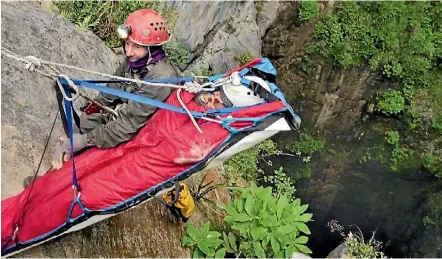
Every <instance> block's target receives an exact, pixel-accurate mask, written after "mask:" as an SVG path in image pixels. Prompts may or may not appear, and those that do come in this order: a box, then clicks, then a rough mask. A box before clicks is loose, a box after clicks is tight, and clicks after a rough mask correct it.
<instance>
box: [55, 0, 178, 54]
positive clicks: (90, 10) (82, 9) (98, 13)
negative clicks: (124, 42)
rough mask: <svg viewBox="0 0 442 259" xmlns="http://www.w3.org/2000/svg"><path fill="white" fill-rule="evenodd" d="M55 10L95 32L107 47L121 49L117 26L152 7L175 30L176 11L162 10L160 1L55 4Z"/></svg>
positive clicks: (58, 2) (101, 1)
mask: <svg viewBox="0 0 442 259" xmlns="http://www.w3.org/2000/svg"><path fill="white" fill-rule="evenodd" d="M54 6H55V9H56V10H55V11H57V12H58V13H60V14H61V15H62V16H63V17H65V18H66V19H68V20H69V21H70V22H72V23H73V24H75V25H77V26H79V27H81V28H85V29H90V30H91V31H93V32H94V33H95V34H96V35H97V36H98V37H99V38H101V39H102V40H103V41H104V42H105V43H106V45H107V46H108V47H111V48H115V47H118V46H120V40H119V37H118V34H117V31H116V29H117V27H118V26H119V25H120V24H123V23H124V21H125V19H126V18H127V16H128V15H129V14H130V13H132V12H134V11H135V10H138V9H142V8H153V9H155V10H156V11H158V12H159V13H161V14H162V15H163V17H164V18H165V19H166V21H168V24H169V27H172V26H171V25H173V20H174V16H176V15H175V14H174V10H173V9H170V8H169V9H167V8H166V9H162V10H160V2H159V1H104V0H99V1H73V0H70V1H54Z"/></svg>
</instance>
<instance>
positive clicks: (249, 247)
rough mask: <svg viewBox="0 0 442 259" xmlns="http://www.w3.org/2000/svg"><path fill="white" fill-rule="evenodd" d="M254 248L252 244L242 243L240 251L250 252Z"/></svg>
mask: <svg viewBox="0 0 442 259" xmlns="http://www.w3.org/2000/svg"><path fill="white" fill-rule="evenodd" d="M251 248H252V244H251V242H241V244H240V249H241V250H244V251H248V250H250V249H251Z"/></svg>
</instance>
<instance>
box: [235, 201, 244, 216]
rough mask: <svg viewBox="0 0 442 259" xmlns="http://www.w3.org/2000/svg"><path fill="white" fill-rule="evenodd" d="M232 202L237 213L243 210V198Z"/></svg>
mask: <svg viewBox="0 0 442 259" xmlns="http://www.w3.org/2000/svg"><path fill="white" fill-rule="evenodd" d="M233 203H234V205H235V207H236V209H237V210H238V212H239V213H242V212H244V200H243V199H235V200H234V201H233Z"/></svg>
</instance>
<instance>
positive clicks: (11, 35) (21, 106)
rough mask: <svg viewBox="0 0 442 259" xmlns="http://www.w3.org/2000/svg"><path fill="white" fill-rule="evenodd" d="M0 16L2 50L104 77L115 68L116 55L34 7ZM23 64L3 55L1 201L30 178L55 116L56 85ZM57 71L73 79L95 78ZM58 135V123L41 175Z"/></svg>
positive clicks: (11, 7)
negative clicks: (86, 70)
mask: <svg viewBox="0 0 442 259" xmlns="http://www.w3.org/2000/svg"><path fill="white" fill-rule="evenodd" d="M1 13H2V18H1V19H2V48H7V49H9V50H11V51H13V52H15V53H17V54H19V55H22V56H28V55H33V56H36V57H39V58H41V59H44V60H48V61H52V62H57V63H64V64H69V65H74V66H78V67H82V68H86V69H90V70H94V71H100V72H104V73H113V72H114V71H115V69H116V67H117V66H118V60H117V58H116V55H115V54H114V53H113V52H112V51H111V50H110V49H108V48H107V47H106V46H105V45H104V44H103V43H102V42H101V40H100V39H99V38H98V37H97V36H95V35H94V34H93V33H92V32H89V31H85V30H79V29H78V28H77V27H75V26H74V25H72V24H70V23H69V22H67V21H65V20H63V19H62V18H60V17H57V16H55V15H53V14H50V13H48V12H46V11H44V10H42V9H40V8H38V3H34V2H2V11H1ZM30 13H32V15H29V14H30ZM25 65H26V64H25V63H22V62H19V61H15V60H12V59H10V58H8V57H6V56H4V55H3V54H2V89H1V93H2V108H1V109H2V168H1V169H2V199H4V198H6V197H8V196H11V195H14V194H17V193H19V192H20V191H21V190H22V180H23V178H25V177H26V176H28V175H33V174H34V172H35V170H36V169H37V165H38V162H39V160H40V157H41V155H42V153H43V149H44V145H45V142H46V140H47V138H48V136H49V132H50V129H51V126H52V123H53V121H54V118H55V116H56V114H57V112H58V106H57V104H56V99H55V91H54V88H53V84H54V81H53V80H52V79H49V78H46V77H44V76H41V75H39V74H37V73H36V72H28V71H26V69H25ZM59 70H60V71H61V72H62V73H65V74H66V75H68V76H71V77H81V78H88V77H89V78H91V77H93V76H91V75H87V74H84V73H76V72H75V71H66V70H64V69H61V68H60V69H59ZM61 132H62V128H61V123H60V119H58V120H57V122H56V128H55V132H54V133H53V134H52V137H51V140H50V143H49V147H48V149H47V151H46V153H45V156H44V159H43V163H42V166H41V168H40V174H42V173H44V172H45V171H46V170H47V169H48V168H49V167H50V161H51V156H52V153H53V151H54V147H55V146H56V142H57V140H58V135H59V133H61Z"/></svg>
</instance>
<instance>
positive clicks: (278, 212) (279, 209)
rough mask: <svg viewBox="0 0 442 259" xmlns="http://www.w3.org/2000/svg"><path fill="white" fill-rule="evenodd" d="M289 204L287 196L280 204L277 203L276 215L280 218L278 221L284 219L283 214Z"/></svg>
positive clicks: (280, 199)
mask: <svg viewBox="0 0 442 259" xmlns="http://www.w3.org/2000/svg"><path fill="white" fill-rule="evenodd" d="M288 204H289V200H288V199H287V197H286V196H285V195H283V196H281V198H279V200H278V202H277V203H276V215H277V216H278V219H282V212H283V211H284V209H285V208H286V207H287V206H288Z"/></svg>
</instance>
